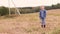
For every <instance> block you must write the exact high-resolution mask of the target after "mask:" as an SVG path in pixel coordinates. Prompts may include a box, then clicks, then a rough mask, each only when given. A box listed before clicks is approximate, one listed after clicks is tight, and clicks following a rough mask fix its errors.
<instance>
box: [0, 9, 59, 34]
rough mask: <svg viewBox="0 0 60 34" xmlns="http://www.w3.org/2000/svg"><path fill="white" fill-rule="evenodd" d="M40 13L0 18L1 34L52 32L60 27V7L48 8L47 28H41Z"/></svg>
mask: <svg viewBox="0 0 60 34" xmlns="http://www.w3.org/2000/svg"><path fill="white" fill-rule="evenodd" d="M40 25H41V20H40V19H39V13H31V14H22V15H20V16H18V17H15V18H7V19H1V20H0V34H41V33H43V32H45V33H46V34H47V33H48V34H50V33H51V32H52V31H54V30H55V29H57V28H59V27H60V9H55V10H48V11H47V18H46V28H45V29H43V28H41V26H40Z"/></svg>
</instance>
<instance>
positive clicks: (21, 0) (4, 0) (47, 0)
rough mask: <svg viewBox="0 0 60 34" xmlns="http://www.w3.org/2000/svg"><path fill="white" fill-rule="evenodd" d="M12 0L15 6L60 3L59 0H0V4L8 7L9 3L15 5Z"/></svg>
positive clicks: (11, 5)
mask: <svg viewBox="0 0 60 34" xmlns="http://www.w3.org/2000/svg"><path fill="white" fill-rule="evenodd" d="M8 1H9V2H8ZM12 1H13V2H14V4H15V6H16V7H35V6H41V5H44V6H50V5H52V4H57V3H60V0H0V6H5V7H9V3H10V7H15V6H14V4H13V2H12Z"/></svg>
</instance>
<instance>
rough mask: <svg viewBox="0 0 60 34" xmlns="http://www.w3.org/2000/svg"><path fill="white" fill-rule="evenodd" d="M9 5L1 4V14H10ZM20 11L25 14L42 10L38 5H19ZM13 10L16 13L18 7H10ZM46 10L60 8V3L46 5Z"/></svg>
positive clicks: (12, 12)
mask: <svg viewBox="0 0 60 34" xmlns="http://www.w3.org/2000/svg"><path fill="white" fill-rule="evenodd" d="M8 8H9V7H4V6H0V16H3V15H8V14H9V9H8ZM17 8H18V9H19V11H20V13H21V14H25V13H34V12H39V10H40V6H37V7H23V8H21V7H17ZM10 9H11V10H10V11H11V14H15V12H16V9H15V8H10ZM45 9H46V10H51V9H60V3H58V4H56V5H52V6H45Z"/></svg>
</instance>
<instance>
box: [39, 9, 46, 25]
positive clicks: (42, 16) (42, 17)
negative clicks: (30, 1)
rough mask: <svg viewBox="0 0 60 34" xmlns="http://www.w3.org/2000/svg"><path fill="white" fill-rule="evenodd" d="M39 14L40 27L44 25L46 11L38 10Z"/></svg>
mask: <svg viewBox="0 0 60 34" xmlns="http://www.w3.org/2000/svg"><path fill="white" fill-rule="evenodd" d="M39 12H40V13H39V15H40V16H39V17H40V18H41V20H42V25H45V18H46V10H40V11H39Z"/></svg>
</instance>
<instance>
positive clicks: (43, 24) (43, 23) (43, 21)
mask: <svg viewBox="0 0 60 34" xmlns="http://www.w3.org/2000/svg"><path fill="white" fill-rule="evenodd" d="M45 25H46V24H45V19H42V27H44V28H45Z"/></svg>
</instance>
